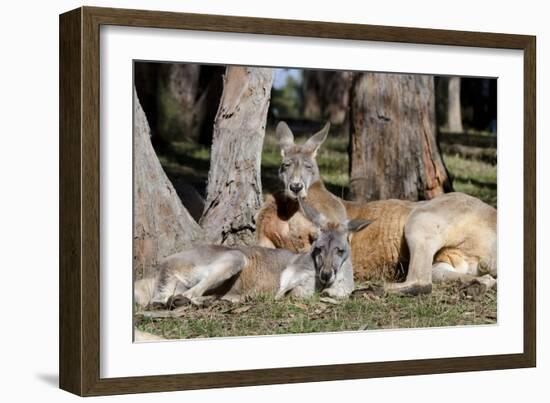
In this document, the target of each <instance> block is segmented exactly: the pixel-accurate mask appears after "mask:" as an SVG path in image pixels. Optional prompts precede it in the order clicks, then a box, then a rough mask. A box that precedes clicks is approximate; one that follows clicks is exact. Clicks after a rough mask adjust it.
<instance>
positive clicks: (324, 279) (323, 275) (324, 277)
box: [319, 271, 332, 283]
mask: <svg viewBox="0 0 550 403" xmlns="http://www.w3.org/2000/svg"><path fill="white" fill-rule="evenodd" d="M319 275H320V277H321V281H322V282H323V283H327V282H328V281H329V280H330V277H331V276H332V273H330V272H328V271H322V272H321V273H319Z"/></svg>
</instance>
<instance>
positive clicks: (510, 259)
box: [60, 7, 536, 396]
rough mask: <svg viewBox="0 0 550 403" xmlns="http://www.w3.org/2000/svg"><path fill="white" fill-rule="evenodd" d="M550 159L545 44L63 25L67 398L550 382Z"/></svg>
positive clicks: (147, 14)
mask: <svg viewBox="0 0 550 403" xmlns="http://www.w3.org/2000/svg"><path fill="white" fill-rule="evenodd" d="M535 157H536V156H535V37H532V36H524V35H513V34H497V33H482V32H460V31H445V30H432V29H418V28H401V27H385V26H372V25H351V24H336V23H325V22H313V21H293V20H271V19H260V18H248V17H246V18H245V17H227V16H214V15H199V14H183V13H170V12H158V11H143V10H141V11H138V10H120V9H107V8H94V7H82V8H79V9H76V10H73V11H70V12H67V13H65V14H62V15H61V16H60V387H61V388H62V389H65V390H67V391H70V392H72V393H75V394H78V395H82V396H90V395H107V394H120V393H137V392H153V391H168V390H185V389H197V388H213V387H230V386H245V385H261V384H275V383H290V382H311V381H324V380H341V379H356V378H368V377H386V376H399V375H414V374H431V373H445V372H458V371H479V370H492V369H504V368H521V367H532V366H535V362H536V350H535V341H536V324H535V301H536V295H535V234H536V220H535V200H536V188H535V183H536V172H535V166H536V163H535V161H536V160H535ZM497 286H498V290H497Z"/></svg>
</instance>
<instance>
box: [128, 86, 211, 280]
mask: <svg viewBox="0 0 550 403" xmlns="http://www.w3.org/2000/svg"><path fill="white" fill-rule="evenodd" d="M150 134H151V131H150V129H149V124H148V123H147V118H146V117H145V113H144V112H143V109H142V108H141V104H140V102H139V99H138V97H137V94H136V92H135V90H134V273H136V276H137V277H138V278H140V277H141V276H149V275H152V274H153V272H154V270H155V266H156V264H157V262H158V260H159V259H161V258H163V257H165V256H168V255H170V254H172V253H175V252H177V251H179V250H181V249H183V248H184V247H186V246H189V245H191V244H192V243H193V242H194V241H195V240H197V239H200V238H201V237H202V230H201V228H200V227H199V226H198V224H197V223H196V222H195V221H194V220H193V218H192V217H191V216H190V215H189V213H188V212H187V210H186V209H185V207H183V205H182V203H181V201H180V199H179V197H178V196H177V194H176V191H175V190H174V187H173V186H172V183H171V182H170V181H169V180H168V178H167V177H166V174H165V173H164V171H163V169H162V167H161V165H160V163H159V160H158V158H157V156H156V154H155V151H154V150H153V146H152V145H151V140H150Z"/></svg>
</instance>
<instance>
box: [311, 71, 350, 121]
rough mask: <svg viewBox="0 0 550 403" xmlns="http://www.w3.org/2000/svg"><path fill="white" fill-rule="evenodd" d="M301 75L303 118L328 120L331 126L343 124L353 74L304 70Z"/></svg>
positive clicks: (346, 112) (345, 117) (346, 114)
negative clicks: (302, 75)
mask: <svg viewBox="0 0 550 403" xmlns="http://www.w3.org/2000/svg"><path fill="white" fill-rule="evenodd" d="M303 74H304V77H303V94H304V106H303V108H304V112H303V113H304V116H305V117H306V118H308V119H311V120H328V121H330V122H331V123H332V125H343V124H345V123H346V119H347V116H348V108H349V90H350V86H351V80H352V76H353V73H351V72H349V71H319V70H304V73H303Z"/></svg>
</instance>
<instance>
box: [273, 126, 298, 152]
mask: <svg viewBox="0 0 550 403" xmlns="http://www.w3.org/2000/svg"><path fill="white" fill-rule="evenodd" d="M275 133H276V134H277V137H278V138H279V147H281V156H282V157H284V156H285V152H286V151H287V150H288V149H289V148H290V147H292V146H293V145H294V135H293V134H292V131H291V130H290V127H288V125H287V124H286V123H285V122H283V121H281V122H279V124H278V125H277V128H276V129H275Z"/></svg>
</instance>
